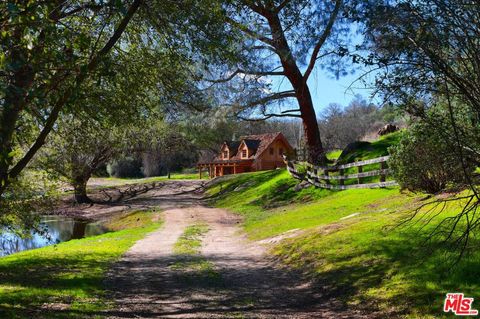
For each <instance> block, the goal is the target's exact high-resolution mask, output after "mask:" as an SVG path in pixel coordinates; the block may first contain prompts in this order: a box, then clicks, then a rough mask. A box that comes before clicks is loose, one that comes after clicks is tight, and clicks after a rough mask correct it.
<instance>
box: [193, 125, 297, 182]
mask: <svg viewBox="0 0 480 319" xmlns="http://www.w3.org/2000/svg"><path fill="white" fill-rule="evenodd" d="M292 152H293V148H292V147H291V146H290V144H289V143H288V141H287V139H286V138H285V137H284V136H283V134H282V133H280V132H277V133H267V134H260V135H249V136H244V137H242V138H241V139H240V140H239V141H231V142H227V141H226V142H224V143H223V144H222V146H221V148H220V153H219V154H218V155H217V156H216V157H215V158H214V159H213V160H212V161H209V162H202V163H198V165H197V167H198V169H199V172H200V178H201V177H202V170H205V169H208V172H209V176H210V177H217V176H223V175H229V174H238V173H245V172H255V171H263V170H271V169H276V168H278V167H285V163H284V161H283V157H282V155H283V154H290V153H292Z"/></svg>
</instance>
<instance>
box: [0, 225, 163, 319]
mask: <svg viewBox="0 0 480 319" xmlns="http://www.w3.org/2000/svg"><path fill="white" fill-rule="evenodd" d="M158 226H159V224H158V223H151V222H150V223H148V224H145V225H144V227H139V228H132V229H126V230H122V231H118V232H111V233H107V234H104V235H100V236H96V237H89V238H85V239H80V240H72V241H68V242H64V243H60V244H58V245H55V246H49V247H44V248H40V249H34V250H29V251H24V252H20V253H17V254H13V255H10V256H7V257H3V258H0V273H1V274H2V276H1V280H0V316H1V317H2V318H32V317H35V318H45V319H47V318H48V319H49V318H86V317H96V316H100V313H101V312H103V311H105V310H107V309H108V308H109V307H111V304H109V303H108V302H107V298H106V297H107V296H106V294H105V290H104V289H105V287H104V279H105V274H106V271H107V270H108V269H109V267H110V266H111V264H112V263H113V262H115V261H116V260H118V258H120V256H121V255H122V254H123V253H125V251H126V250H127V249H128V248H129V247H131V246H132V245H133V244H134V243H135V242H136V241H137V240H139V239H141V238H142V237H144V236H145V234H147V233H148V232H150V231H153V230H154V229H156V228H157V227H158Z"/></svg>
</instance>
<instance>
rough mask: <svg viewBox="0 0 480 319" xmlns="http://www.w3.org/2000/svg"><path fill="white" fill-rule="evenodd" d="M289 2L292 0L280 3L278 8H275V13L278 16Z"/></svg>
mask: <svg viewBox="0 0 480 319" xmlns="http://www.w3.org/2000/svg"><path fill="white" fill-rule="evenodd" d="M289 2H290V0H284V1H282V3H280V4H279V5H278V7H276V8H275V11H274V12H275V13H276V14H278V13H280V11H282V10H283V8H285V6H286V5H287V4H288V3H289Z"/></svg>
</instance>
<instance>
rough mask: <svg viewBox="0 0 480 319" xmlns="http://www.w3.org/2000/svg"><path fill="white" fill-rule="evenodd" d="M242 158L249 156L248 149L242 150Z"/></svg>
mask: <svg viewBox="0 0 480 319" xmlns="http://www.w3.org/2000/svg"><path fill="white" fill-rule="evenodd" d="M242 158H247V150H242Z"/></svg>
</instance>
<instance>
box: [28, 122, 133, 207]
mask: <svg viewBox="0 0 480 319" xmlns="http://www.w3.org/2000/svg"><path fill="white" fill-rule="evenodd" d="M126 130H127V128H126V127H123V128H122V129H121V130H120V129H119V128H118V127H117V128H115V127H108V126H105V125H102V124H101V123H99V122H94V121H91V120H90V121H88V120H79V119H77V118H68V119H63V120H62V121H61V123H60V126H59V129H58V130H56V131H55V133H54V134H53V135H52V136H51V138H50V140H49V142H48V144H47V145H46V147H44V148H43V149H42V151H41V156H40V157H39V160H38V161H37V162H38V163H39V164H38V166H40V167H41V168H42V169H45V170H47V171H48V172H50V173H51V174H53V175H55V176H60V177H61V178H64V179H66V180H67V181H68V183H69V184H70V185H72V187H73V189H74V199H75V202H77V203H90V202H91V200H90V198H89V197H88V195H87V182H88V180H89V179H90V178H91V177H92V174H93V172H95V171H96V170H97V169H98V168H99V167H101V166H102V165H105V164H106V163H107V162H108V161H110V160H111V159H112V158H113V157H114V156H115V155H117V154H119V153H120V152H121V151H122V150H123V147H122V146H123V143H124V142H125V141H124V134H122V132H125V131H126Z"/></svg>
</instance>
